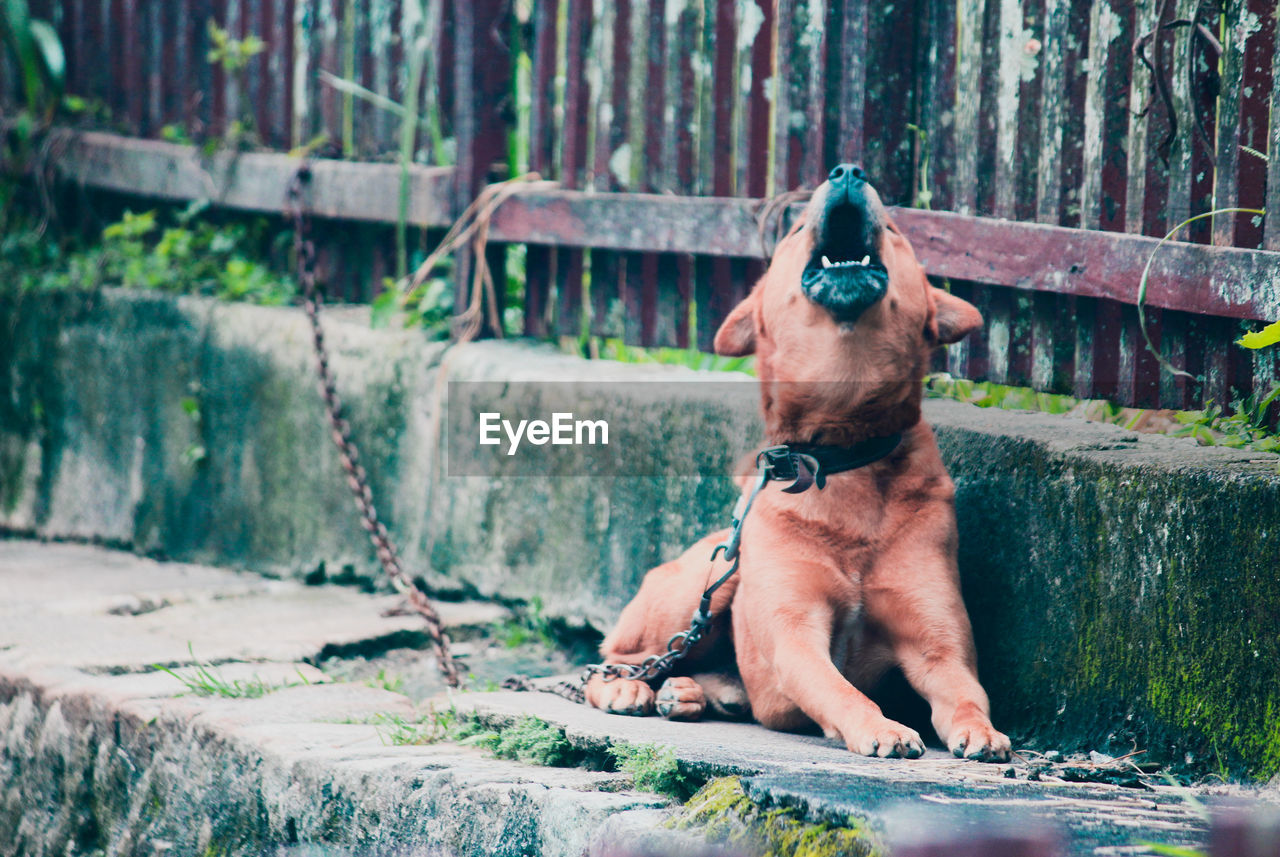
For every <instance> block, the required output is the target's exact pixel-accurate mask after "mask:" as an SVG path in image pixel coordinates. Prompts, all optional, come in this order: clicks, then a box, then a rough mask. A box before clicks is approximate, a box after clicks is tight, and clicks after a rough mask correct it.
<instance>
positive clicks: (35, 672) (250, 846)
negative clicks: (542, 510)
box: [0, 540, 1266, 857]
mask: <svg viewBox="0 0 1280 857" xmlns="http://www.w3.org/2000/svg"><path fill="white" fill-rule="evenodd" d="M395 603H396V599H395V598H394V597H390V596H376V595H368V594H364V593H361V592H359V591H358V590H356V589H354V588H346V587H338V586H306V585H303V584H301V583H297V582H292V581H278V580H267V579H264V578H261V577H257V576H252V575H245V574H238V573H234V572H230V571H224V570H219V569H214V568H208V567H202V566H194V565H183V564H177V563H157V562H153V561H151V560H146V559H140V558H138V557H135V556H133V555H131V554H124V553H119V552H113V551H108V550H104V549H101V548H95V547H87V546H78V545H53V544H39V543H35V542H28V541H14V540H11V541H0V854H14V853H17V854H23V855H30V856H31V857H45V855H53V854H55V853H56V854H70V855H73V857H79V855H90V854H99V853H101V854H140V855H151V854H157V855H158V854H162V853H163V854H170V855H186V854H191V855H253V857H258V855H262V854H267V853H275V852H276V850H277V849H279V848H282V847H283V848H285V849H286V850H289V849H293V850H294V851H295V852H297V853H306V854H321V853H323V854H344V855H345V854H362V855H363V854H418V853H424V854H425V853H433V854H435V853H442V854H451V855H452V854H456V855H473V854H474V855H480V854H501V855H506V854H510V855H517V854H545V855H581V854H584V853H596V854H600V853H605V852H606V851H608V850H609V849H610V848H611V847H612V846H615V845H617V844H619V843H624V844H626V845H628V846H631V847H641V846H644V845H645V844H646V843H647V844H649V845H652V846H655V847H661V848H663V849H666V850H667V853H673V851H672V850H673V849H674V850H675V851H679V850H681V849H684V850H685V851H686V852H688V850H689V849H691V848H695V847H702V846H704V845H705V841H704V839H703V837H702V834H701V833H700V832H699V831H697V830H693V831H683V832H681V833H679V834H677V833H675V832H673V831H671V830H668V829H666V828H664V827H662V826H661V825H662V823H663V822H664V820H666V819H668V818H669V817H671V815H672V814H673V813H678V812H679V809H680V808H679V807H678V806H675V805H673V802H672V801H671V800H670V799H668V798H665V797H661V796H658V795H655V794H651V793H647V792H640V791H636V790H634V789H633V788H632V786H631V783H630V782H629V780H628V778H627V777H626V776H625V775H623V774H619V773H611V772H607V771H596V770H586V769H583V768H552V767H540V766H536V765H526V764H520V763H517V762H510V761H502V760H499V759H495V758H492V757H491V756H489V755H488V754H487V753H485V752H484V751H482V750H480V749H478V748H475V747H470V746H462V745H459V744H456V743H450V742H448V741H444V742H440V743H435V744H429V745H423V746H419V745H411V746H397V745H395V744H394V743H393V742H392V741H391V740H390V739H389V733H388V728H389V724H394V723H395V722H396V721H397V720H398V719H400V720H404V721H412V720H414V719H415V718H416V717H418V716H420V715H421V714H422V713H423V712H424V711H426V710H428V709H429V707H430V706H432V705H434V706H435V710H440V707H441V706H442V705H447V704H449V701H448V700H441V699H436V700H434V701H432V702H429V703H424V704H422V705H419V706H418V707H416V708H415V703H414V701H412V700H410V699H409V698H407V697H405V696H403V695H401V694H399V693H395V692H392V691H391V690H388V689H386V686H388V685H389V683H388V682H382V683H381V684H382V685H383V686H381V687H379V686H371V685H377V684H379V682H376V681H375V682H364V681H359V682H356V681H352V682H335V681H333V680H332V679H331V676H330V674H326V672H322V671H320V670H319V669H317V668H316V666H315V665H316V664H320V663H326V664H329V663H331V662H332V659H333V658H335V657H338V658H341V657H347V658H357V657H358V658H364V657H376V656H378V655H379V653H381V652H384V651H385V650H387V649H391V648H403V647H405V646H406V645H409V646H413V645H422V643H423V640H424V637H423V635H422V633H421V630H420V628H419V626H418V623H417V622H416V621H415V620H414V619H413V617H409V616H393V617H385V616H383V615H381V614H382V613H383V612H384V611H385V610H386V609H387V608H389V607H392V606H394V604H395ZM440 609H441V613H442V615H443V616H444V618H445V620H446V622H447V623H448V624H449V625H450V627H451V628H452V629H453V633H454V634H455V635H456V636H457V637H458V638H459V639H460V640H462V643H461V644H460V646H461V648H462V649H463V650H464V651H466V650H467V649H468V646H470V648H471V649H472V651H475V650H476V648H477V645H478V644H477V643H476V642H474V641H477V640H480V639H483V638H484V636H485V634H486V633H488V632H489V631H491V630H492V629H493V627H494V626H495V623H500V622H502V621H503V620H504V619H506V618H507V616H508V614H507V611H506V610H505V609H504V608H501V607H499V606H496V605H492V604H484V603H443V604H441V605H440ZM193 653H194V659H193ZM423 657H424V658H425V657H427V656H426V655H425V654H424V655H423ZM193 663H202V664H206V665H216V666H208V667H207V669H208V670H209V671H210V672H212V673H213V674H214V675H216V676H218V677H219V678H220V679H221V680H224V681H226V682H234V681H241V682H254V681H261V682H266V683H268V684H271V685H279V686H280V689H277V690H275V691H274V692H270V693H267V694H265V695H263V696H260V697H259V698H251V699H228V698H221V697H218V696H210V697H200V696H195V695H192V694H191V693H189V692H187V691H188V687H187V685H186V684H184V682H183V681H182V680H180V679H179V678H178V677H175V676H174V675H172V674H170V673H167V672H164V671H161V670H158V669H157V668H156V666H157V665H161V666H164V667H167V668H171V669H174V670H175V671H176V672H177V673H178V675H179V676H186V677H187V678H188V679H190V678H191V677H192V676H193V675H194V670H193ZM328 672H329V673H334V674H339V675H341V674H343V671H342V670H340V669H339V670H329V671H328ZM452 704H454V705H456V706H457V708H458V709H460V710H463V711H472V712H476V713H477V714H478V715H480V716H481V717H482V719H483V720H485V721H486V723H488V724H489V725H490V726H491V727H492V728H496V729H499V730H501V728H502V727H503V724H505V723H509V722H510V721H512V720H514V719H516V718H519V717H522V716H525V715H532V716H536V717H538V718H541V719H543V720H545V721H548V722H549V723H551V724H555V725H557V726H561V727H563V729H564V732H565V736H566V737H567V738H568V740H569V741H570V742H571V743H573V744H574V745H575V746H579V747H583V748H591V747H595V748H600V747H605V746H608V745H610V744H612V743H615V742H619V741H625V742H628V743H631V744H655V745H661V746H665V747H669V748H671V749H672V751H673V752H674V754H675V756H676V757H677V758H678V759H679V761H680V764H681V766H682V768H683V769H685V770H688V771H690V772H693V773H694V774H696V775H698V776H700V777H702V778H706V777H711V776H720V775H725V774H737V775H741V776H742V783H743V786H744V788H745V789H746V791H747V793H748V795H749V796H750V797H751V798H752V799H753V800H754V801H755V802H756V803H757V804H758V805H760V806H766V807H767V806H785V807H791V808H792V811H793V813H796V814H798V815H800V816H803V818H804V819H806V820H807V821H808V822H827V823H832V822H834V823H836V824H847V823H850V821H851V820H854V821H856V822H857V823H859V824H865V825H867V826H868V827H869V828H870V829H872V830H875V831H877V832H878V833H877V835H881V836H884V837H887V840H888V841H889V842H890V843H892V842H893V841H895V839H896V838H897V837H898V836H899V831H901V830H902V829H903V825H904V824H905V825H911V824H914V823H915V822H911V821H904V819H912V818H916V817H918V815H919V813H920V812H921V811H922V810H925V811H927V812H928V817H929V818H930V819H931V821H930V823H931V824H941V823H943V822H944V821H945V822H946V823H947V824H954V825H960V826H964V825H971V826H986V825H989V824H991V823H995V822H997V821H999V820H1000V819H1004V820H1005V821H1009V820H1012V821H1014V822H1015V823H1018V824H1025V823H1036V820H1037V819H1039V820H1041V821H1047V822H1049V823H1052V824H1054V825H1058V826H1060V827H1061V828H1062V829H1064V830H1065V832H1066V835H1067V838H1068V843H1069V848H1070V851H1071V852H1072V853H1077V854H1087V853H1094V854H1105V855H1121V854H1138V853H1143V852H1144V851H1146V850H1147V849H1146V846H1144V845H1143V843H1147V842H1161V843H1167V844H1182V845H1196V844H1199V843H1201V842H1202V841H1203V836H1204V829H1205V823H1204V821H1203V820H1202V819H1201V817H1200V816H1199V815H1198V814H1197V807H1196V803H1195V801H1196V800H1201V799H1209V800H1226V799H1230V800H1256V799H1259V798H1266V795H1265V794H1264V793H1262V792H1260V791H1258V790H1246V789H1242V788H1238V787H1219V788H1217V789H1215V790H1213V794H1209V793H1208V792H1207V791H1206V790H1204V789H1199V790H1197V792H1196V794H1195V795H1193V796H1190V797H1189V793H1188V792H1187V791H1186V790H1179V789H1174V788H1168V787H1161V786H1154V787H1149V788H1146V789H1132V788H1120V787H1117V786H1106V785H1097V784H1081V783H1066V782H1048V781H1040V782H1032V781H1028V780H1027V779H1026V775H1027V773H1028V769H1027V768H1026V767H1025V766H1022V765H1013V766H1000V765H983V764H980V763H977V762H968V761H962V760H956V759H952V758H950V757H948V756H946V755H945V754H943V753H941V752H933V753H930V754H929V755H928V756H927V757H926V758H925V759H922V760H918V761H913V762H906V761H897V760H876V759H863V758H859V757H854V756H851V755H850V754H848V753H847V752H845V751H844V750H843V749H842V748H840V747H838V746H837V745H836V744H835V743H834V742H831V741H827V740H825V739H821V738H817V737H810V736H797V735H785V734H780V733H775V732H769V731H767V730H764V729H761V728H759V727H757V726H754V725H748V724H732V723H715V722H708V723H698V724H680V723H668V722H666V721H663V720H660V719H654V718H641V719H632V718H622V717H613V716H609V715H604V714H602V713H600V712H596V711H593V710H590V709H587V708H585V707H582V706H577V705H574V704H572V703H568V702H566V701H564V700H562V699H560V698H558V697H555V696H552V695H549V694H542V693H523V694H517V693H466V694H457V695H455V696H454V697H453V699H452ZM1011 776H1012V778H1010V777H1011ZM316 849H320V850H316Z"/></svg>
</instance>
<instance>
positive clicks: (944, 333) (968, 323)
mask: <svg viewBox="0 0 1280 857" xmlns="http://www.w3.org/2000/svg"><path fill="white" fill-rule="evenodd" d="M929 294H930V296H931V297H932V299H933V300H932V303H933V306H934V310H933V317H932V318H930V319H929V325H928V333H929V336H930V338H931V339H933V341H934V342H935V343H937V344H938V345H950V344H951V343H953V342H959V341H960V340H962V339H964V338H965V337H966V336H968V335H969V334H970V333H972V332H973V331H975V330H977V329H978V328H979V327H982V313H980V312H978V308H977V307H976V306H974V305H973V304H971V303H969V302H968V301H966V300H964V299H963V298H958V297H956V296H955V295H953V294H951V293H950V292H944V291H943V290H942V289H939V288H937V287H936V286H930V287H929Z"/></svg>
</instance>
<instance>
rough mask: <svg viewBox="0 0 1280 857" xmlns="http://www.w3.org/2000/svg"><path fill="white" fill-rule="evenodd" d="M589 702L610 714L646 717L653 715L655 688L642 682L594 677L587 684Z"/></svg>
mask: <svg viewBox="0 0 1280 857" xmlns="http://www.w3.org/2000/svg"><path fill="white" fill-rule="evenodd" d="M586 695H587V702H589V703H591V704H592V705H593V706H595V707H596V708H599V709H600V710H601V711H607V712H609V713H610V714H626V715H630V716H632V717H644V716H646V715H649V714H652V713H653V705H654V693H653V688H651V687H649V685H647V684H645V683H644V682H642V681H633V680H631V679H626V678H618V679H614V680H613V681H605V680H604V679H603V678H601V677H600V676H592V677H591V681H589V682H587V688H586Z"/></svg>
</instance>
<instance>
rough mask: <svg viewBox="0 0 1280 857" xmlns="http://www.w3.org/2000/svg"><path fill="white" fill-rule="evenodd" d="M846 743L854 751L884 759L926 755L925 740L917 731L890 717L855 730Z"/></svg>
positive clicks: (912, 757)
mask: <svg viewBox="0 0 1280 857" xmlns="http://www.w3.org/2000/svg"><path fill="white" fill-rule="evenodd" d="M845 744H846V745H847V746H848V747H849V749H850V751H852V752H854V753H859V754H861V755H863V756H878V757H880V758H882V759H893V758H903V759H918V758H919V757H920V756H922V755H924V741H922V740H921V738H920V736H919V735H918V734H916V731H915V730H914V729H908V728H907V727H906V726H903V725H902V724H901V723H895V722H893V721H892V720H889V719H888V718H882V719H881V721H880V722H879V723H875V724H872V725H871V726H870V727H863V728H862V729H857V730H853V731H852V732H851V733H850V734H849V735H847V736H846V738H845Z"/></svg>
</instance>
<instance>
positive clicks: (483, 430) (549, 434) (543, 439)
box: [480, 411, 609, 455]
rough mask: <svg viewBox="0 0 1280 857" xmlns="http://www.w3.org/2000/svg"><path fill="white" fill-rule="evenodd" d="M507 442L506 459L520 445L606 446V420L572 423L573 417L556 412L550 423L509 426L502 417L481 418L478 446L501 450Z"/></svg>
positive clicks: (527, 422) (497, 415) (570, 414)
mask: <svg viewBox="0 0 1280 857" xmlns="http://www.w3.org/2000/svg"><path fill="white" fill-rule="evenodd" d="M504 436H505V438H506V441H507V455H515V454H516V450H518V449H519V448H520V444H521V442H522V441H527V442H529V443H531V444H533V445H534V446H544V445H545V444H548V443H549V444H551V445H552V446H596V445H601V446H608V445H609V422H608V420H575V419H574V418H573V414H572V413H568V412H563V411H562V412H557V413H554V414H552V415H551V422H547V421H545V420H520V422H518V423H515V424H512V422H511V420H507V419H503V418H502V414H500V413H496V412H488V413H482V414H480V445H481V446H501V445H502V441H503V437H504Z"/></svg>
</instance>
